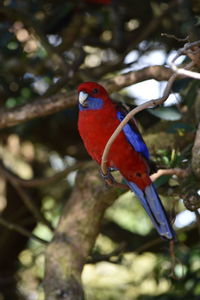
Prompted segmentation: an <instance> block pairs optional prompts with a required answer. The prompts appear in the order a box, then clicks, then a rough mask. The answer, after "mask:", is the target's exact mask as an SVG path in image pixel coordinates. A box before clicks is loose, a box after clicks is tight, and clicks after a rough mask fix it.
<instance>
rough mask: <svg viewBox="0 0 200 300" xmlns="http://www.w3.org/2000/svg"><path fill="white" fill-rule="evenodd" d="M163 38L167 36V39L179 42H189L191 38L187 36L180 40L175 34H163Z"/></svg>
mask: <svg viewBox="0 0 200 300" xmlns="http://www.w3.org/2000/svg"><path fill="white" fill-rule="evenodd" d="M161 36H165V37H167V38H170V39H174V40H176V41H178V42H188V40H189V36H186V37H185V38H183V39H181V38H178V37H177V36H175V35H174V34H169V33H161Z"/></svg>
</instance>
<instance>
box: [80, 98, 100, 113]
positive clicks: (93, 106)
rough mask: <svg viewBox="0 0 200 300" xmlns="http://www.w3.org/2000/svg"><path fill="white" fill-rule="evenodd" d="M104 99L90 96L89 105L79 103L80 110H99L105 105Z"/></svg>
mask: <svg viewBox="0 0 200 300" xmlns="http://www.w3.org/2000/svg"><path fill="white" fill-rule="evenodd" d="M103 104H104V103H103V100H102V99H101V98H92V97H88V98H87V105H88V106H87V107H84V106H82V105H81V104H79V110H80V111H82V110H98V109H101V108H102V107H103Z"/></svg>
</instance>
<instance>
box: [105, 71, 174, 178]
mask: <svg viewBox="0 0 200 300" xmlns="http://www.w3.org/2000/svg"><path fill="white" fill-rule="evenodd" d="M176 78H177V74H173V75H172V76H171V77H170V79H169V81H168V83H167V86H166V88H165V91H164V93H163V96H162V97H161V98H158V99H153V100H150V101H147V102H145V103H143V104H141V105H139V106H137V107H136V108H134V109H133V110H131V111H130V112H129V113H128V114H127V115H126V117H125V118H124V119H123V121H122V122H121V123H120V124H119V125H118V127H117V128H116V130H115V131H114V133H113V134H112V135H111V137H110V138H109V140H108V142H107V144H106V146H105V148H104V152H103V155H102V160H101V170H102V173H103V174H104V175H107V174H108V168H107V159H108V154H109V151H110V148H111V146H112V144H113V142H114V141H115V139H116V138H117V136H118V135H119V133H120V132H121V131H122V129H123V127H124V126H125V125H126V124H127V123H128V122H129V121H130V120H131V119H132V118H133V117H134V116H135V115H136V114H137V113H138V112H140V111H142V110H144V109H146V108H149V107H153V106H156V105H160V104H162V103H163V102H164V101H166V100H167V98H168V96H169V94H170V91H171V87H172V85H173V83H174V81H175V80H176ZM109 182H110V181H109V179H108V183H109Z"/></svg>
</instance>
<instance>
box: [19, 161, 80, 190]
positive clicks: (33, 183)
mask: <svg viewBox="0 0 200 300" xmlns="http://www.w3.org/2000/svg"><path fill="white" fill-rule="evenodd" d="M83 165H84V162H78V163H76V164H75V165H74V166H71V167H67V168H66V169H65V170H63V171H61V172H58V173H57V174H55V175H53V176H50V177H46V178H44V177H42V178H34V179H29V180H25V179H21V178H19V177H16V178H15V179H16V181H17V182H18V184H19V185H21V186H26V187H40V186H44V185H48V184H51V183H53V182H55V181H58V180H60V179H61V178H63V177H65V176H67V175H68V174H69V173H71V172H73V171H76V170H78V169H80V168H81V167H82V166H83Z"/></svg>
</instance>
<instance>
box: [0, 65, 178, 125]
mask: <svg viewBox="0 0 200 300" xmlns="http://www.w3.org/2000/svg"><path fill="white" fill-rule="evenodd" d="M171 74H172V71H171V70H170V69H169V68H166V67H164V66H151V67H146V68H143V69H141V70H138V71H133V72H128V73H125V74H122V75H118V76H115V77H114V78H112V79H109V80H106V81H103V82H102V84H103V85H104V87H105V88H106V89H107V90H108V91H109V92H116V91H119V90H121V89H122V88H124V87H127V86H129V85H132V84H135V83H138V82H141V81H144V80H148V79H156V80H158V81H164V80H168V79H169V78H170V76H171ZM76 103H77V93H76V91H72V92H70V93H68V94H67V93H66V92H60V93H57V94H55V95H53V96H49V97H44V98H43V97H39V98H38V99H35V100H34V101H31V102H28V103H26V104H24V105H21V106H18V107H14V108H11V109H1V110H0V128H5V127H10V126H14V125H17V124H20V123H22V122H25V121H29V120H32V119H34V118H38V117H44V116H46V115H50V114H53V113H56V112H58V111H61V110H62V109H65V108H68V107H71V106H74V105H76Z"/></svg>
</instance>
